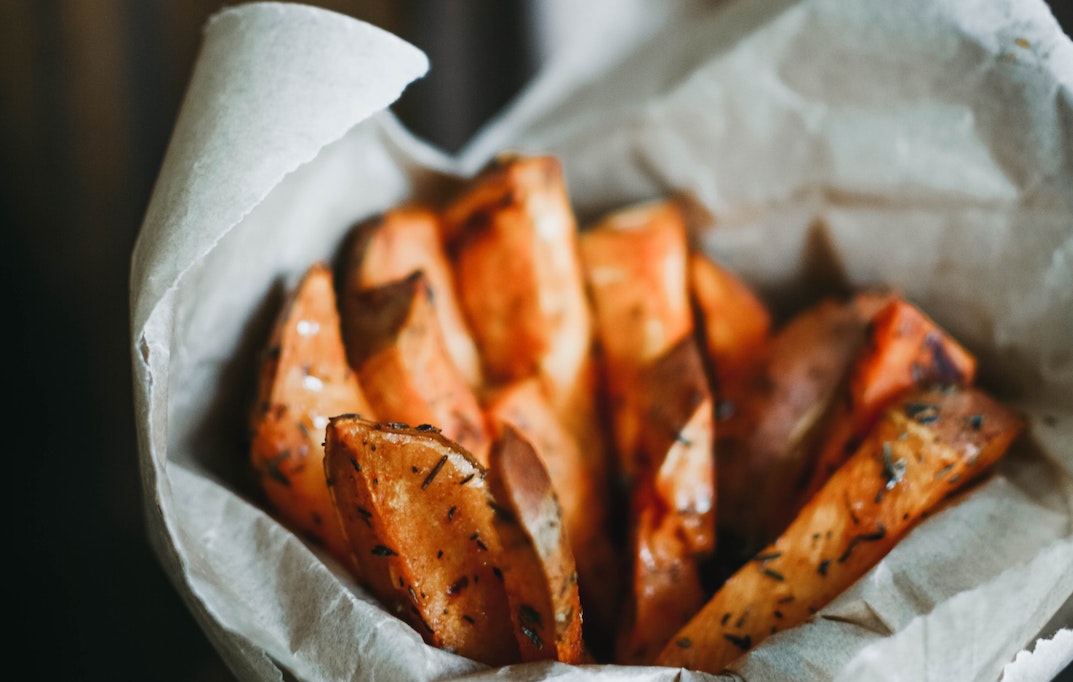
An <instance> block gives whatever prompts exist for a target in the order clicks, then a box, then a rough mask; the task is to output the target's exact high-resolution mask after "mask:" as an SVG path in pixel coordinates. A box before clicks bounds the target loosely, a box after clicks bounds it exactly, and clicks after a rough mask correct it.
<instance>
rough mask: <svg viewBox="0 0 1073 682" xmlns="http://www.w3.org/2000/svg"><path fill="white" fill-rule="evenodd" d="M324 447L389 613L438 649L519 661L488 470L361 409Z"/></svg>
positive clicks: (450, 447) (334, 484)
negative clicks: (365, 416) (369, 417)
mask: <svg viewBox="0 0 1073 682" xmlns="http://www.w3.org/2000/svg"><path fill="white" fill-rule="evenodd" d="M325 451H326V453H327V458H326V460H325V471H326V474H327V480H328V481H329V489H330V490H331V491H332V497H333V500H334V502H335V507H336V509H337V510H338V516H339V518H340V519H341V521H342V524H343V528H344V530H345V531H346V536H347V539H348V541H349V543H350V546H351V548H352V550H353V552H354V553H355V554H356V555H358V557H359V559H360V561H359V566H360V572H359V577H360V578H361V579H362V581H363V583H364V584H365V585H366V586H367V587H368V588H369V589H370V590H371V591H372V592H373V594H375V595H376V596H377V597H378V598H379V599H380V600H381V601H382V602H383V603H384V604H385V605H386V607H387V609H388V611H390V612H391V613H394V614H395V615H397V616H398V617H400V618H402V619H403V620H405V621H407V622H408V623H410V624H411V625H412V626H413V628H414V629H415V630H417V631H418V632H419V633H420V634H421V636H422V637H424V639H425V641H426V642H428V643H429V644H431V645H433V646H437V647H440V648H446V649H450V650H452V651H455V652H457V653H459V654H461V655H463V656H467V657H469V658H472V659H474V660H477V661H481V662H483V663H487V664H489V665H505V664H508V663H514V662H517V661H518V660H520V658H519V653H518V645H517V643H516V642H515V640H514V636H513V634H512V629H513V628H512V626H511V616H510V608H509V606H508V601H507V593H506V589H505V588H504V585H503V582H502V581H501V580H500V568H499V561H500V558H501V554H502V549H501V546H500V542H499V534H498V532H497V531H496V528H495V525H494V518H493V517H494V514H495V512H494V511H493V506H494V505H493V504H492V502H493V500H492V498H491V496H490V494H489V491H488V487H487V485H486V483H485V473H486V471H485V469H484V468H483V467H482V466H481V465H480V464H479V463H478V462H477V461H476V460H475V459H473V457H472V456H471V455H470V454H469V453H468V452H466V451H465V450H464V449H462V448H460V447H459V446H458V445H457V444H456V443H454V442H453V441H450V440H448V439H447V438H445V437H443V435H441V434H439V433H437V432H435V430H432V429H424V430H422V429H410V428H397V427H395V426H394V425H389V424H378V423H374V422H370V421H367V420H364V419H360V418H358V417H355V416H353V415H341V416H338V417H335V418H333V419H332V420H331V421H330V422H329V424H328V428H327V440H326V442H325Z"/></svg>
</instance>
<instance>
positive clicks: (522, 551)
mask: <svg viewBox="0 0 1073 682" xmlns="http://www.w3.org/2000/svg"><path fill="white" fill-rule="evenodd" d="M490 459H491V463H490V468H489V473H488V484H489V486H490V487H491V490H492V495H493V497H494V498H495V500H496V505H497V507H496V511H497V513H496V516H495V527H496V529H497V530H498V531H499V538H500V541H501V543H502V546H503V553H502V559H501V562H500V565H501V567H502V572H503V581H504V583H505V584H506V588H507V600H508V601H509V602H510V612H511V619H512V620H513V623H514V634H515V639H516V640H517V641H518V648H519V649H520V650H521V654H522V660H523V661H540V660H553V661H555V660H557V661H562V662H564V663H580V662H581V661H582V660H583V659H584V654H585V650H584V646H583V644H582V639H581V600H580V597H579V594H578V575H577V570H576V568H575V564H574V553H573V550H572V549H571V548H570V542H569V539H568V537H567V532H566V528H565V526H564V525H563V519H562V512H561V510H560V509H559V503H558V500H557V498H556V495H555V491H554V489H553V488H552V484H551V479H550V478H549V477H548V473H547V471H546V470H545V468H544V465H543V464H541V462H540V458H539V457H537V454H536V451H535V450H534V449H533V446H532V445H530V444H529V442H528V441H526V440H525V439H524V438H523V437H522V436H521V435H520V434H519V433H518V432H517V431H515V430H514V429H513V428H511V427H510V426H509V425H508V426H504V428H503V431H502V434H501V435H500V437H499V439H498V440H497V441H496V443H495V445H494V446H493V447H492V451H491V456H490Z"/></svg>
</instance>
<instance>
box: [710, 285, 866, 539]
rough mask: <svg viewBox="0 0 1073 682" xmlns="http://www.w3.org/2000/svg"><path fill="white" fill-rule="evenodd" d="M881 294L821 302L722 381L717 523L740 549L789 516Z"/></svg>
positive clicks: (770, 533)
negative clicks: (742, 371) (738, 375)
mask: <svg viewBox="0 0 1073 682" xmlns="http://www.w3.org/2000/svg"><path fill="white" fill-rule="evenodd" d="M885 300H886V299H885V298H884V297H882V296H878V295H872V294H866V295H861V296H858V297H857V298H855V299H854V300H853V301H851V302H850V303H842V302H840V301H836V300H834V299H825V300H823V301H821V302H820V303H818V304H816V305H814V306H813V307H811V308H809V309H808V310H806V311H805V312H803V313H801V314H799V315H798V316H797V317H795V318H793V319H792V320H791V321H790V322H789V324H787V325H786V326H785V327H783V328H782V329H781V330H779V332H778V333H777V334H776V335H775V336H774V338H773V339H772V341H771V343H770V345H769V346H768V348H767V350H766V359H765V360H764V361H763V362H762V363H761V364H760V365H759V366H758V369H757V370H756V371H755V372H754V373H753V374H752V375H750V376H748V377H745V378H743V379H742V380H740V381H737V382H735V383H732V384H730V385H728V386H725V387H722V389H723V392H722V393H721V395H720V402H719V404H718V406H717V415H718V416H719V417H720V419H719V420H718V421H717V424H716V426H717V433H718V441H717V443H716V460H717V466H718V468H719V481H720V490H719V523H720V525H721V526H722V527H723V528H724V529H725V530H727V531H728V532H729V535H731V536H732V537H734V538H736V541H737V542H740V543H742V547H743V548H744V551H745V552H746V554H747V555H751V554H752V553H754V552H755V551H756V550H757V549H759V548H760V547H763V546H764V545H765V544H767V543H768V542H770V541H771V540H772V539H774V538H775V537H776V536H777V535H778V534H779V533H780V532H781V531H782V530H783V528H785V527H786V524H787V523H788V522H789V521H790V519H791V518H793V512H794V511H795V510H796V507H795V505H796V501H797V497H798V495H799V490H800V488H799V486H801V485H802V478H803V477H804V476H806V475H807V472H808V471H809V470H810V467H811V466H812V463H813V459H812V457H814V456H815V452H816V447H817V445H818V442H819V439H820V438H821V437H822V435H823V428H824V426H825V425H826V423H827V420H828V415H829V414H830V412H831V410H832V409H833V407H834V403H835V398H836V397H837V395H838V392H837V389H838V387H839V385H840V384H841V382H842V380H843V377H844V376H845V374H846V371H847V370H848V368H849V366H850V363H851V362H852V360H853V357H854V356H855V355H856V353H857V351H858V349H859V348H860V347H861V345H862V344H863V343H864V340H865V331H866V329H867V325H868V321H869V319H871V317H872V315H873V314H874V312H875V310H876V309H878V308H879V307H881V306H882V305H883V302H884V301H885Z"/></svg>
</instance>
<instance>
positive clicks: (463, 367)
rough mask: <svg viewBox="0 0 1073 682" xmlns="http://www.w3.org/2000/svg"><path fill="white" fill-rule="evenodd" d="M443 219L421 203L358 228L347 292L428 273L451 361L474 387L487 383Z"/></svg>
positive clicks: (350, 254)
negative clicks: (462, 301)
mask: <svg viewBox="0 0 1073 682" xmlns="http://www.w3.org/2000/svg"><path fill="white" fill-rule="evenodd" d="M443 237H444V236H443V229H442V226H441V221H440V218H439V216H438V215H437V214H436V213H434V212H433V211H432V210H431V209H429V208H426V207H424V206H419V205H416V204H415V205H409V206H400V207H398V208H395V209H392V210H390V211H387V212H386V213H384V214H382V215H380V216H377V217H376V218H373V219H372V220H369V221H366V222H364V223H361V224H359V225H358V226H356V227H355V228H354V231H353V235H352V240H351V247H350V252H349V254H348V256H349V259H348V261H347V264H346V278H345V282H344V284H345V291H347V292H356V291H363V290H365V289H372V288H375V287H378V286H382V285H384V284H388V283H390V282H394V281H396V280H399V279H402V278H404V277H407V276H408V275H410V274H411V273H413V272H416V271H417V270H421V271H423V272H424V273H425V278H426V282H427V284H428V288H429V292H430V298H431V299H432V301H433V308H434V309H435V311H436V318H437V319H438V320H439V322H440V329H441V330H443V339H444V342H445V344H446V346H447V352H448V353H449V354H450V356H451V359H452V360H453V361H454V363H455V365H456V366H457V367H458V369H459V371H460V372H462V376H464V377H465V378H466V382H467V383H468V384H469V386H470V388H471V389H473V390H477V389H478V388H479V387H480V386H481V383H482V378H481V364H480V356H479V355H478V354H477V346H476V345H475V344H474V342H473V337H472V336H471V335H470V332H469V329H468V328H467V327H466V322H465V319H464V317H463V315H462V308H461V307H460V306H459V303H458V296H457V295H456V294H455V283H454V274H453V273H452V272H451V266H450V263H449V262H448V260H447V254H446V252H445V251H444V246H443Z"/></svg>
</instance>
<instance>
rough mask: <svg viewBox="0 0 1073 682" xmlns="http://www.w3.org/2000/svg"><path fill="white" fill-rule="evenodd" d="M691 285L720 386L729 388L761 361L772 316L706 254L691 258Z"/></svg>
mask: <svg viewBox="0 0 1073 682" xmlns="http://www.w3.org/2000/svg"><path fill="white" fill-rule="evenodd" d="M689 285H690V294H691V296H692V298H693V303H694V306H695V308H696V313H697V315H696V317H697V320H698V321H697V326H698V328H699V329H700V330H701V332H702V333H703V338H704V345H705V348H706V350H707V352H708V357H709V358H710V359H711V363H712V366H713V369H714V374H715V378H716V385H717V386H726V385H729V384H731V383H733V382H734V381H735V379H736V378H737V377H738V376H741V375H743V374H745V373H747V372H748V371H749V370H750V369H751V368H752V366H753V365H754V364H755V363H756V362H757V361H758V360H759V357H760V355H761V353H762V351H763V348H764V344H765V343H766V341H767V338H768V332H769V331H770V329H771V314H770V313H769V312H768V309H767V307H766V306H764V304H763V302H761V300H760V299H759V298H758V297H757V296H756V294H755V293H753V291H752V289H750V288H749V287H748V285H746V284H745V282H743V281H741V280H740V279H738V277H736V276H735V275H733V274H732V273H730V272H729V271H727V270H725V269H723V268H722V267H720V266H719V265H718V264H716V263H715V262H714V261H713V260H712V259H710V258H708V257H707V256H705V255H704V254H702V253H699V252H693V253H692V254H690V256H689Z"/></svg>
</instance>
